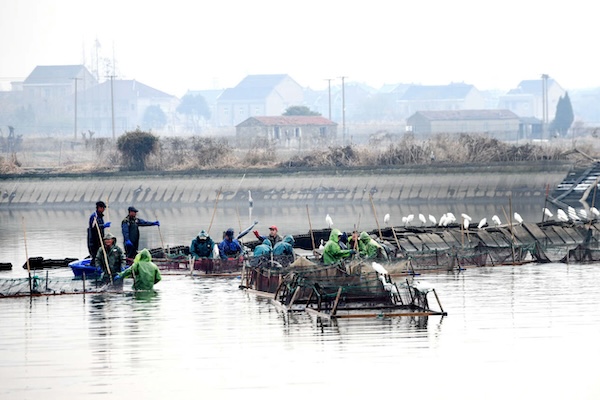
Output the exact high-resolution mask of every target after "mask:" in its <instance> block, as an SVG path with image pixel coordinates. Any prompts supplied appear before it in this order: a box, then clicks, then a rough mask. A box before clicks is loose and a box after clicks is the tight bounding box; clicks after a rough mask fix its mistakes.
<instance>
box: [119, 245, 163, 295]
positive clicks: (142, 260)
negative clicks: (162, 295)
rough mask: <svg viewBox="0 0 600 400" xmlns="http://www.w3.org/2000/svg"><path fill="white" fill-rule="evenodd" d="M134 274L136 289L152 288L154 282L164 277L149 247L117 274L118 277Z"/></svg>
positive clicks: (123, 277) (122, 277) (134, 287)
mask: <svg viewBox="0 0 600 400" xmlns="http://www.w3.org/2000/svg"><path fill="white" fill-rule="evenodd" d="M132 274H133V289H134V290H152V289H153V288H154V284H156V283H158V282H160V280H161V279H162V277H161V276H160V271H159V270H158V267H157V266H156V264H154V263H153V262H152V256H151V255H150V251H148V249H143V250H142V251H141V252H140V253H139V254H138V255H136V256H135V259H134V260H133V264H132V265H131V267H129V268H127V269H126V270H125V271H123V272H122V273H121V274H119V275H117V279H125V278H128V277H130V276H131V275H132Z"/></svg>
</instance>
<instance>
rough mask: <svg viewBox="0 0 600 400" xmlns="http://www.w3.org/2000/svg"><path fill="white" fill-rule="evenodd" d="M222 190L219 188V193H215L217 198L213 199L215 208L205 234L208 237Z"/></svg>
mask: <svg viewBox="0 0 600 400" xmlns="http://www.w3.org/2000/svg"><path fill="white" fill-rule="evenodd" d="M222 190H223V187H222V186H221V187H220V188H219V192H218V193H217V198H216V199H215V206H214V208H213V213H212V217H211V218H210V225H208V230H207V231H206V233H208V234H209V235H210V228H212V224H213V221H214V219H215V213H216V212H217V204H219V197H221V191H222Z"/></svg>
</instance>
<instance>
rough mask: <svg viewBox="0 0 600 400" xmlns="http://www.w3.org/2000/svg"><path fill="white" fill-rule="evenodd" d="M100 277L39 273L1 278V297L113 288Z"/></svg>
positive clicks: (89, 291) (77, 292) (86, 291)
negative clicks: (82, 277)
mask: <svg viewBox="0 0 600 400" xmlns="http://www.w3.org/2000/svg"><path fill="white" fill-rule="evenodd" d="M111 289H112V287H111V286H107V285H106V284H105V283H104V282H102V281H100V280H99V279H85V280H84V279H74V278H69V277H64V276H52V275H48V274H46V275H44V274H41V275H37V274H34V275H32V276H31V279H30V278H29V277H27V278H1V279H0V298H3V297H20V296H53V295H62V294H81V293H98V292H103V291H107V290H111Z"/></svg>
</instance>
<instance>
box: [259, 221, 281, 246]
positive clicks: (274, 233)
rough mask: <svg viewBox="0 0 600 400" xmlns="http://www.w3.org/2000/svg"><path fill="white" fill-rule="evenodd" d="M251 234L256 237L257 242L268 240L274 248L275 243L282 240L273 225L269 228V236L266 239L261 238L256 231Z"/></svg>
mask: <svg viewBox="0 0 600 400" xmlns="http://www.w3.org/2000/svg"><path fill="white" fill-rule="evenodd" d="M252 233H254V236H256V238H257V239H258V240H261V241H262V240H264V239H269V241H270V242H271V244H272V245H273V246H275V245H276V244H277V243H279V242H281V241H282V240H283V238H282V237H281V235H280V234H279V231H278V230H277V227H276V226H275V225H271V226H270V227H269V236H267V237H266V238H265V237H264V236H261V235H260V234H259V233H258V231H252Z"/></svg>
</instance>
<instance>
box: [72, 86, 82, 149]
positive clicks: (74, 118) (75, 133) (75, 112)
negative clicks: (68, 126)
mask: <svg viewBox="0 0 600 400" xmlns="http://www.w3.org/2000/svg"><path fill="white" fill-rule="evenodd" d="M72 79H73V82H75V91H74V97H75V103H74V106H73V114H74V117H73V136H74V137H73V139H75V140H77V81H78V80H80V79H81V78H72Z"/></svg>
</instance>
